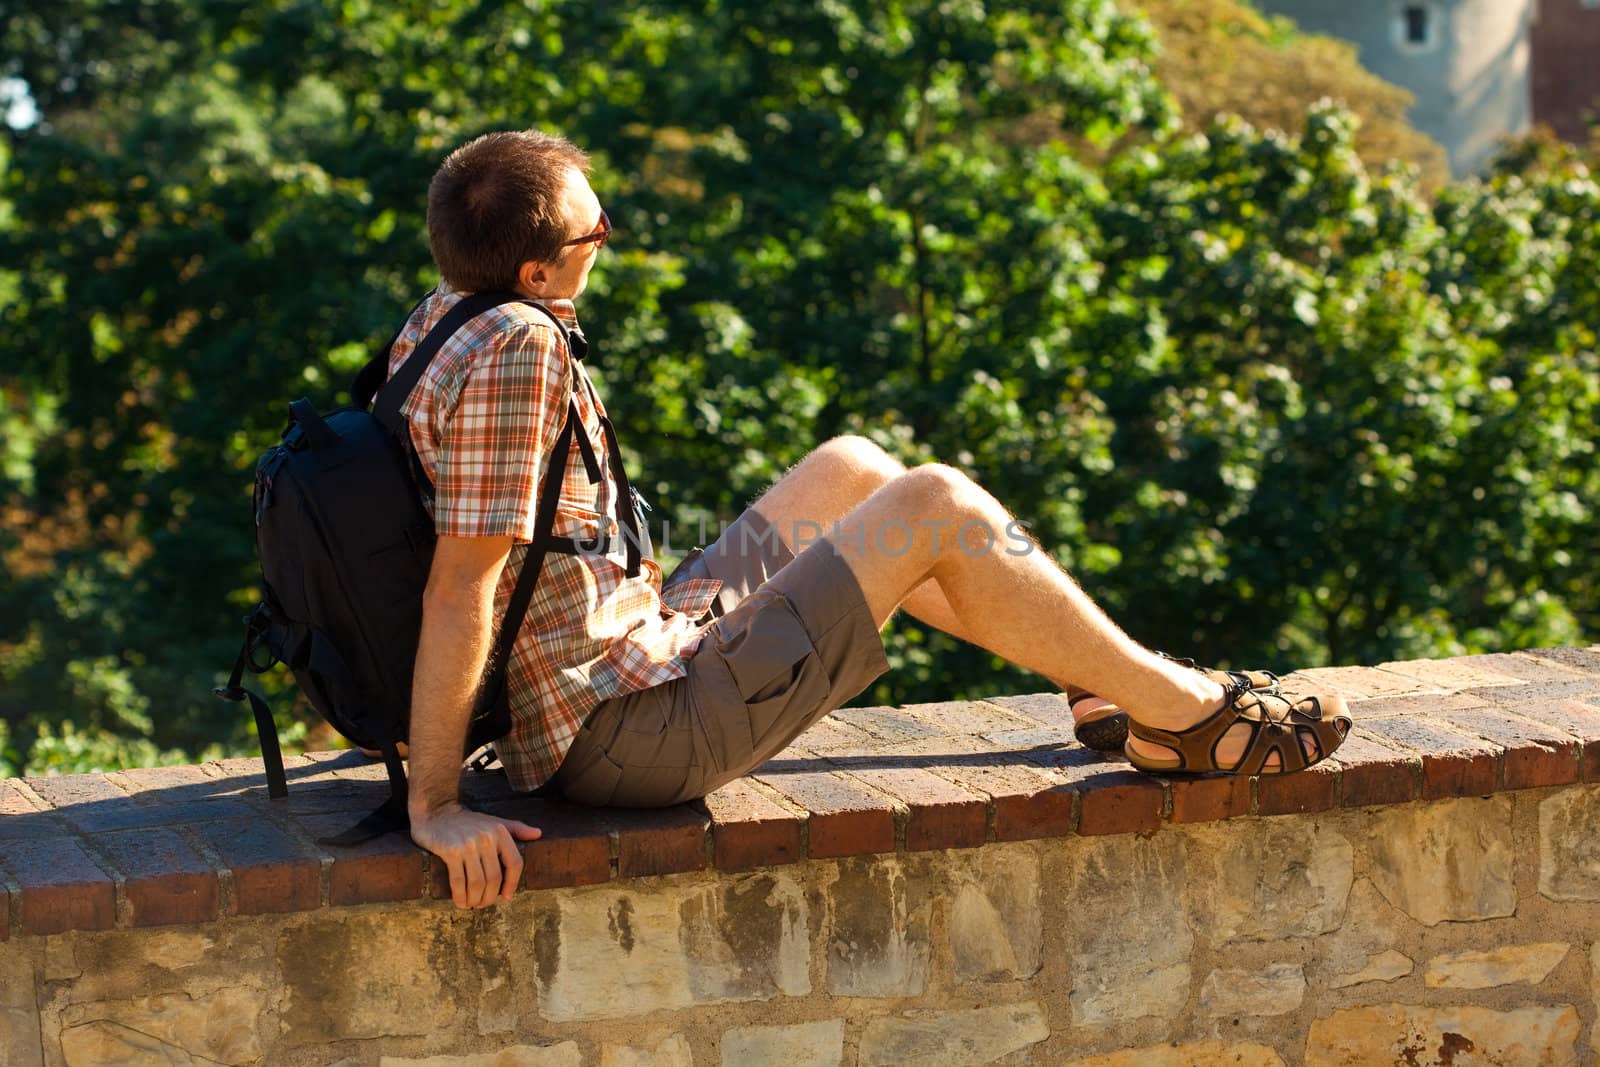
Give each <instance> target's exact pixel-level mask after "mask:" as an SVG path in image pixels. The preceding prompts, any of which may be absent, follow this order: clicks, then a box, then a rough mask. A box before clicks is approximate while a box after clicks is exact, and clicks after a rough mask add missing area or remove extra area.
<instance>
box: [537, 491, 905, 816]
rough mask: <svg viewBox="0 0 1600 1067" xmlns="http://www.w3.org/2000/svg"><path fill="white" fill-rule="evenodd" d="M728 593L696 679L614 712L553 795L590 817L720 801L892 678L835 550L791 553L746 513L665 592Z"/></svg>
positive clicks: (562, 774) (588, 734)
mask: <svg viewBox="0 0 1600 1067" xmlns="http://www.w3.org/2000/svg"><path fill="white" fill-rule="evenodd" d="M704 577H712V578H719V579H721V580H722V589H721V590H720V591H719V592H718V594H717V598H716V600H715V601H714V602H713V604H712V606H711V608H710V610H709V611H708V612H707V613H706V615H705V616H703V617H702V619H701V620H699V621H702V622H709V625H708V626H707V627H706V630H705V633H704V635H703V636H702V637H701V639H700V644H699V646H698V648H697V649H696V650H695V652H694V654H693V656H691V657H690V659H689V660H688V663H687V666H688V674H687V675H685V676H684V677H682V678H675V679H673V680H672V681H670V682H664V683H662V684H661V685H658V686H653V687H651V688H649V689H643V690H639V691H638V692H633V693H626V694H623V695H622V696H619V697H614V698H612V699H611V700H607V701H605V702H604V703H602V704H601V705H600V706H599V707H597V708H596V709H595V710H594V711H593V712H592V713H590V715H589V717H588V718H587V719H586V720H585V721H584V724H583V727H582V728H581V729H580V730H579V732H578V736H577V738H576V739H575V740H574V741H573V743H572V747H571V749H569V750H568V752H567V756H566V759H565V760H564V761H563V762H562V764H561V768H560V769H559V770H558V771H556V774H555V776H554V778H552V779H551V782H550V784H551V786H552V787H553V788H554V790H555V791H557V792H560V793H561V794H563V795H564V796H566V797H567V799H569V800H574V801H577V802H578V803H581V804H591V805H596V806H618V807H661V806H665V805H668V804H677V803H680V802H682V801H685V800H693V799H695V798H696V797H701V796H704V795H705V794H707V793H709V792H711V791H712V790H714V789H716V788H717V787H718V786H720V785H722V784H723V783H725V782H728V781H731V780H732V779H734V778H738V777H739V776H741V775H743V774H746V773H748V772H749V771H750V770H752V769H753V768H755V767H757V766H759V765H760V764H762V763H765V762H766V761H767V760H769V759H771V758H772V757H773V756H775V755H777V754H778V753H779V752H781V751H783V749H785V748H786V747H788V745H789V743H790V742H791V741H793V740H794V739H795V738H796V737H797V736H799V734H800V733H801V732H802V731H803V730H805V728H806V727H808V726H810V725H811V724H812V723H814V722H816V721H817V720H818V719H820V718H822V716H824V715H826V714H828V712H830V711H832V710H834V709H835V708H838V707H840V706H842V705H843V704H845V703H846V702H847V701H849V700H850V699H851V698H852V697H855V696H856V695H857V694H859V693H860V692H861V691H862V690H864V689H866V687H867V686H868V685H870V684H871V683H872V681H873V680H874V679H876V678H877V677H878V676H879V675H881V674H883V673H884V672H885V671H887V670H888V669H889V661H888V660H887V659H886V658H885V656H884V650H883V638H882V637H881V636H880V635H879V633H878V628H877V626H875V625H874V624H873V620H872V613H871V611H870V610H869V609H868V607H867V602H866V598H865V597H864V596H863V595H862V593H861V587H860V585H859V584H857V582H856V579H855V575H854V574H853V573H852V572H851V570H850V568H849V567H848V566H847V565H846V564H845V562H844V560H843V559H842V558H840V556H839V554H838V551H837V550H836V549H835V548H834V546H833V543H832V542H831V541H829V540H827V539H826V538H824V539H822V540H819V541H817V542H816V543H814V544H812V545H810V546H809V547H807V548H806V549H805V551H803V552H801V553H800V555H799V557H798V558H796V557H795V555H794V554H793V553H792V552H791V551H790V550H789V548H788V547H787V546H786V545H785V544H784V543H783V541H782V540H781V539H780V538H779V537H778V536H777V532H776V531H775V530H773V529H772V527H771V526H770V525H769V524H768V523H767V521H766V520H765V519H764V518H763V517H762V516H761V514H760V513H759V512H756V511H751V510H746V511H745V512H744V514H742V515H740V516H739V518H738V519H737V520H735V522H734V523H733V524H732V525H731V526H729V527H728V528H727V529H726V530H724V531H723V533H722V536H720V537H718V538H717V540H716V541H715V542H714V543H713V544H712V545H710V546H709V547H707V548H704V549H700V548H696V549H694V550H693V551H692V552H690V553H689V555H688V556H687V557H685V559H684V560H683V562H682V563H680V564H679V565H678V567H677V568H676V569H674V570H673V572H672V574H671V575H670V576H669V577H668V578H667V579H666V580H665V581H664V582H663V583H662V586H663V588H664V589H665V588H668V587H670V586H672V585H673V584H674V583H675V582H679V581H683V580H685V579H688V578H704Z"/></svg>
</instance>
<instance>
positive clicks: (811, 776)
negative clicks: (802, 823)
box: [756, 764, 894, 859]
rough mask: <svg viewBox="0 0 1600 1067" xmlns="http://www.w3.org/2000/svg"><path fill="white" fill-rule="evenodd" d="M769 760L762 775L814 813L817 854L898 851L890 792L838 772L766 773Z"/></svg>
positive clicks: (811, 835)
mask: <svg viewBox="0 0 1600 1067" xmlns="http://www.w3.org/2000/svg"><path fill="white" fill-rule="evenodd" d="M767 766H770V764H768V765H765V766H763V767H760V768H757V772H756V777H757V780H758V781H761V782H763V783H765V784H766V785H769V786H771V787H772V788H773V789H775V790H777V791H778V792H779V793H781V794H783V795H784V796H785V797H787V798H789V800H791V801H792V802H793V803H795V804H796V805H798V806H799V807H801V808H804V809H805V810H806V811H808V812H809V813H810V815H809V816H808V817H807V819H806V839H807V840H806V845H807V854H808V855H810V856H811V857H812V858H814V859H830V858H837V857H840V856H864V855H869V854H872V853H876V852H893V851H894V804H893V802H891V801H890V800H889V798H888V797H885V796H883V795H882V794H881V793H876V792H874V791H872V790H871V789H868V788H867V787H866V786H863V785H861V784H860V783H858V782H855V781H852V780H851V779H849V778H847V777H846V776H844V775H842V774H839V773H836V772H832V771H822V770H810V771H797V772H795V773H779V774H775V773H764V772H766V767H767Z"/></svg>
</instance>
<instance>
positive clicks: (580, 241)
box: [561, 208, 611, 251]
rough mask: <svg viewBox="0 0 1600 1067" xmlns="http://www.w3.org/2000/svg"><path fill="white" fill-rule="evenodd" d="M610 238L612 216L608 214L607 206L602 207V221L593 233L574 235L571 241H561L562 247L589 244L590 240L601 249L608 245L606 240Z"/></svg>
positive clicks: (597, 248)
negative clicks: (580, 235)
mask: <svg viewBox="0 0 1600 1067" xmlns="http://www.w3.org/2000/svg"><path fill="white" fill-rule="evenodd" d="M610 239H611V216H609V215H607V214H606V209H605V208H601V209H600V222H599V225H598V226H597V227H596V228H595V231H594V232H593V233H586V234H584V235H583V236H582V237H574V238H573V239H572V240H570V241H563V242H561V247H562V248H566V247H568V246H569V245H586V244H589V243H590V242H593V243H594V245H595V248H596V251H598V250H599V249H601V248H604V247H605V246H606V242H607V241H608V240H610Z"/></svg>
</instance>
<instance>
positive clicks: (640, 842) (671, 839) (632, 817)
mask: <svg viewBox="0 0 1600 1067" xmlns="http://www.w3.org/2000/svg"><path fill="white" fill-rule="evenodd" d="M609 815H610V818H611V819H614V820H615V832H616V835H617V873H618V874H619V875H621V876H622V877H624V878H639V877H644V876H646V875H653V874H678V873H680V872H683V871H701V870H704V869H705V868H706V866H707V862H708V860H707V856H706V835H707V833H708V832H709V831H710V829H711V820H710V819H709V818H708V817H707V816H706V814H705V813H704V812H703V811H701V810H699V809H697V808H694V807H691V806H689V805H686V804H680V805H678V806H677V807H672V808H660V809H654V810H643V811H626V812H624V811H620V810H619V811H614V812H611V813H609Z"/></svg>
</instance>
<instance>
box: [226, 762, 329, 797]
mask: <svg viewBox="0 0 1600 1067" xmlns="http://www.w3.org/2000/svg"><path fill="white" fill-rule="evenodd" d="M206 769H207V770H208V771H209V772H210V777H212V778H213V779H214V781H215V782H216V784H215V786H214V787H213V788H214V789H215V793H214V794H213V795H215V796H246V797H251V798H254V799H260V800H266V799H267V772H266V769H265V767H264V766H263V765H262V762H261V759H260V757H259V756H258V757H248V756H235V757H230V758H228V759H220V760H212V761H211V762H210V763H207V764H206ZM283 773H284V777H285V778H287V779H288V782H289V791H290V792H291V793H293V792H294V789H295V787H296V785H297V784H298V783H300V782H304V781H306V780H308V779H309V778H311V777H312V776H314V775H316V774H317V773H318V772H317V765H316V764H315V763H313V762H312V761H311V760H308V759H306V757H304V756H285V757H283Z"/></svg>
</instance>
